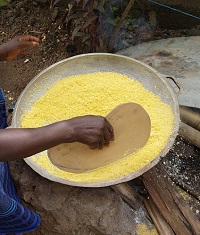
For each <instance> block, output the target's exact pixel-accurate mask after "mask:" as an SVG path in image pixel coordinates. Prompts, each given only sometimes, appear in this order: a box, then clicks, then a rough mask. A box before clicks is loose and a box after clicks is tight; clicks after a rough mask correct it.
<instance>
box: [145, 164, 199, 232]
mask: <svg viewBox="0 0 200 235" xmlns="http://www.w3.org/2000/svg"><path fill="white" fill-rule="evenodd" d="M143 182H144V185H145V187H146V189H147V190H148V192H149V194H150V195H151V197H152V199H153V201H154V203H155V204H156V205H157V207H158V209H159V210H160V211H161V212H162V214H163V216H164V218H165V219H166V220H167V222H168V223H169V225H170V226H171V227H172V229H173V231H174V232H175V234H181V235H191V234H193V235H199V231H200V223H199V220H198V219H197V217H196V216H195V214H194V213H193V212H192V210H191V209H190V207H189V205H188V204H187V203H186V202H185V200H184V198H183V196H182V195H181V194H180V192H179V191H178V190H177V188H176V187H175V186H174V185H173V182H172V180H171V179H170V178H169V177H167V172H166V171H165V169H164V167H163V166H162V165H161V164H158V165H157V166H155V167H153V168H152V169H151V170H149V171H148V172H146V173H145V174H144V175H143Z"/></svg>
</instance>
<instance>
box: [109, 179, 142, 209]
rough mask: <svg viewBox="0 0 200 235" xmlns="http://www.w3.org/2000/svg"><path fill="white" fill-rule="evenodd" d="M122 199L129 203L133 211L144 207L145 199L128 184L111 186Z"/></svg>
mask: <svg viewBox="0 0 200 235" xmlns="http://www.w3.org/2000/svg"><path fill="white" fill-rule="evenodd" d="M111 188H112V189H113V190H114V191H115V192H116V193H117V194H119V195H120V196H121V197H122V199H123V200H124V201H125V202H127V203H128V204H129V205H130V206H131V207H132V208H133V209H135V210H138V209H139V208H140V207H141V206H142V205H143V198H142V196H140V194H139V193H137V192H135V191H134V190H133V189H132V188H131V187H130V186H129V185H128V184H126V183H121V184H117V185H113V186H111Z"/></svg>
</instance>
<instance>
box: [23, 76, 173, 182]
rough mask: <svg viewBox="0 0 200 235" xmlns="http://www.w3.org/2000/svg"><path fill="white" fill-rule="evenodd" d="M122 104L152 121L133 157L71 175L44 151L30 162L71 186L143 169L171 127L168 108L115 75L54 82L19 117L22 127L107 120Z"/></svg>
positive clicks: (165, 138)
mask: <svg viewBox="0 0 200 235" xmlns="http://www.w3.org/2000/svg"><path fill="white" fill-rule="evenodd" d="M125 102H134V103H139V104H140V105H142V106H143V108H144V109H145V110H146V111H147V113H148V114H149V116H150V118H151V125H152V126H151V135H150V138H149V141H148V142H147V144H146V145H145V146H144V147H143V148H142V149H141V150H139V151H138V152H136V153H135V154H134V155H132V156H129V157H127V158H124V159H122V160H120V161H118V162H116V163H113V164H112V165H109V166H105V167H103V168H101V169H97V170H94V171H90V172H86V173H82V174H74V173H69V172H65V171H62V170H60V169H58V168H57V167H55V166H54V165H52V164H51V162H50V161H49V159H48V157H47V154H46V151H44V152H42V153H41V154H40V155H39V157H38V155H37V156H32V161H33V162H35V164H37V165H38V166H40V167H42V168H43V169H45V170H46V171H47V172H48V173H49V174H51V175H53V176H56V177H59V178H62V179H66V180H69V181H74V182H100V181H105V180H111V179H116V178H120V177H123V176H124V175H127V174H130V173H132V172H134V171H137V170H138V169H140V168H142V167H144V166H145V165H147V164H148V163H150V162H151V161H152V160H153V159H155V158H156V157H157V156H158V154H159V153H160V151H161V150H162V149H163V148H164V146H165V144H166V142H167V140H168V138H169V136H170V134H171V132H172V128H173V125H174V115H173V113H172V111H171V107H170V106H169V105H167V104H165V103H163V102H162V101H161V100H160V98H159V97H157V96H156V95H155V94H153V93H152V92H149V91H148V90H146V89H145V88H144V86H143V85H142V84H141V83H139V82H137V81H135V80H133V79H130V78H129V77H127V76H126V75H123V74H119V73H114V72H99V73H93V74H84V75H77V76H71V77H68V78H65V79H62V80H60V81H59V82H56V83H55V84H54V85H53V86H52V87H50V88H49V89H48V91H47V92H46V93H45V94H44V95H43V96H41V97H40V98H39V99H38V100H37V101H36V102H35V103H34V105H33V106H32V107H31V109H30V110H29V111H28V112H27V113H26V114H25V115H23V116H22V120H21V125H22V127H24V128H25V127H38V126H43V125H46V124H48V123H53V122H56V121H60V120H64V119H69V118H72V117H76V116H81V115H87V114H93V115H103V116H106V115H107V114H108V113H109V112H110V111H111V110H112V109H113V108H114V107H116V106H117V105H119V104H122V103H125Z"/></svg>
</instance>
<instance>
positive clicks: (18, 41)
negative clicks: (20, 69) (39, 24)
mask: <svg viewBox="0 0 200 235" xmlns="http://www.w3.org/2000/svg"><path fill="white" fill-rule="evenodd" d="M38 45H39V38H36V37H33V36H30V35H26V36H19V37H16V38H13V39H12V40H10V41H9V42H7V43H4V44H3V45H1V46H0V54H1V57H2V58H3V59H5V60H13V59H14V58H15V57H17V56H19V55H23V54H24V49H28V48H33V47H35V46H38Z"/></svg>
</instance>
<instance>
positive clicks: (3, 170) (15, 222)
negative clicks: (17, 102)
mask: <svg viewBox="0 0 200 235" xmlns="http://www.w3.org/2000/svg"><path fill="white" fill-rule="evenodd" d="M38 45H39V39H38V38H36V37H33V36H30V35H26V36H20V37H16V38H14V39H12V40H10V41H8V42H7V43H4V44H2V45H0V60H6V61H10V60H13V59H15V58H16V57H17V56H19V55H23V54H24V53H25V50H26V49H29V48H33V47H35V46H38ZM113 138H114V133H113V128H112V126H111V124H110V123H109V122H108V121H107V120H106V119H105V118H104V117H102V116H93V115H86V116H81V117H75V118H72V119H68V120H63V121H59V122H56V123H53V124H50V125H47V126H44V127H39V128H7V116H6V106H5V99H4V96H3V89H0V234H1V235H3V234H16V235H19V234H22V233H25V232H30V231H32V230H34V229H36V228H37V227H38V226H39V224H40V217H39V216H38V215H37V214H36V213H35V212H33V211H31V210H29V209H28V208H26V207H24V206H23V205H22V204H21V203H20V200H19V197H18V195H17V193H16V190H15V188H14V184H13V181H12V178H11V176H10V172H9V166H8V161H11V160H18V159H23V158H26V157H29V156H31V155H34V154H36V153H39V152H41V151H44V150H46V149H49V148H51V147H53V146H56V145H58V144H61V143H72V142H80V143H83V144H86V145H88V146H89V147H91V148H93V149H96V148H100V149H101V148H103V147H104V146H105V145H109V142H110V141H111V140H113Z"/></svg>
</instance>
